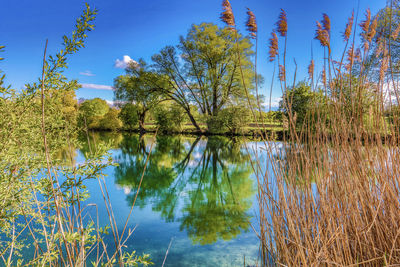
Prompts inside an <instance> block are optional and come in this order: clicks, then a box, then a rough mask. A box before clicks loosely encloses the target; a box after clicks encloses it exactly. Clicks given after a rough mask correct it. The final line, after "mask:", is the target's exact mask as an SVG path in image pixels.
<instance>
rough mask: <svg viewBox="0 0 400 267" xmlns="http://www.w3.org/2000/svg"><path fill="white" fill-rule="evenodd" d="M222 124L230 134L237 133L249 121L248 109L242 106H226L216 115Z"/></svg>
mask: <svg viewBox="0 0 400 267" xmlns="http://www.w3.org/2000/svg"><path fill="white" fill-rule="evenodd" d="M218 117H219V119H220V120H221V122H222V125H223V126H224V127H225V128H226V129H227V130H228V131H229V133H231V134H238V133H240V132H242V131H243V129H244V127H246V126H247V124H248V122H249V121H250V118H251V116H250V111H249V110H248V109H247V108H244V107H237V106H231V107H227V108H225V109H223V110H221V112H220V113H219V115H218Z"/></svg>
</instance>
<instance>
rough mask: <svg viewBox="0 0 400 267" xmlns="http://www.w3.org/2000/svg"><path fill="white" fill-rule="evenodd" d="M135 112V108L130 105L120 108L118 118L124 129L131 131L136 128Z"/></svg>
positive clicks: (136, 115)
mask: <svg viewBox="0 0 400 267" xmlns="http://www.w3.org/2000/svg"><path fill="white" fill-rule="evenodd" d="M137 111H138V110H137V107H136V106H135V105H133V104H131V103H127V104H125V105H123V106H122V109H121V112H120V113H119V118H120V119H121V121H122V123H123V126H124V127H125V128H126V129H128V130H133V129H135V128H136V127H137V126H138V123H139V116H138V112H137Z"/></svg>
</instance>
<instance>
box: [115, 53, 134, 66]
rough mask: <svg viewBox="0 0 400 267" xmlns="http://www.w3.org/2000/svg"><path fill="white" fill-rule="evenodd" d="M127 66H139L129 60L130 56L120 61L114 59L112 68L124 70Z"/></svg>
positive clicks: (125, 56)
mask: <svg viewBox="0 0 400 267" xmlns="http://www.w3.org/2000/svg"><path fill="white" fill-rule="evenodd" d="M129 64H134V65H139V63H137V62H136V61H135V60H133V59H131V57H130V56H128V55H124V56H123V57H122V59H116V60H115V63H114V67H116V68H119V69H126V68H127V67H128V65H129Z"/></svg>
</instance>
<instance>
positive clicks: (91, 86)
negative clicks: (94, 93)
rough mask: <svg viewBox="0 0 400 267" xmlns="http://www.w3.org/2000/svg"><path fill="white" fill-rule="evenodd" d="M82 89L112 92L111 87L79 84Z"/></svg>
mask: <svg viewBox="0 0 400 267" xmlns="http://www.w3.org/2000/svg"><path fill="white" fill-rule="evenodd" d="M81 86H82V88H86V89H97V90H113V87H112V86H109V85H104V84H94V83H81Z"/></svg>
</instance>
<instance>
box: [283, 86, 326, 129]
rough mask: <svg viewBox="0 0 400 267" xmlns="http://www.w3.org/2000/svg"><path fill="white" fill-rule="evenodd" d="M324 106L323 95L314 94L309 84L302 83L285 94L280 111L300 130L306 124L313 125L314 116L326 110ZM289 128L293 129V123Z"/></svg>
mask: <svg viewBox="0 0 400 267" xmlns="http://www.w3.org/2000/svg"><path fill="white" fill-rule="evenodd" d="M324 104H325V103H324V98H323V95H322V93H319V92H313V91H311V87H310V86H309V85H308V84H306V83H305V82H300V83H298V84H297V85H296V86H295V87H294V88H288V90H287V91H286V92H284V95H283V97H282V101H281V102H280V103H279V110H280V111H281V112H282V113H283V115H284V116H285V118H286V119H287V118H290V117H291V118H292V120H293V124H294V125H295V126H296V128H297V129H299V128H301V127H302V126H303V125H304V123H311V124H312V123H313V122H312V114H313V113H314V115H315V114H317V113H319V114H320V112H322V111H323V110H324V108H323V106H324ZM317 108H318V110H316V109H317ZM289 126H290V127H291V123H289Z"/></svg>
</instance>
